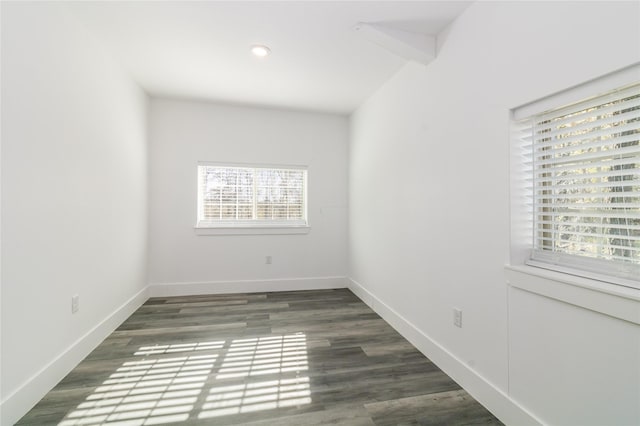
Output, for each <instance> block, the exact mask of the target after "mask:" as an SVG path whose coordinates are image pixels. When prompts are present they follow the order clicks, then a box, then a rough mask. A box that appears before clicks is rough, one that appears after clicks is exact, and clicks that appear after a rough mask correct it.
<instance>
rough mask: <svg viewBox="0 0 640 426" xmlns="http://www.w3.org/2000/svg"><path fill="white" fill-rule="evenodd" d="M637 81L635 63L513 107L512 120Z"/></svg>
mask: <svg viewBox="0 0 640 426" xmlns="http://www.w3.org/2000/svg"><path fill="white" fill-rule="evenodd" d="M639 80H640V64H638V63H635V64H632V65H629V66H627V67H625V68H622V69H620V70H617V71H613V72H611V73H609V74H606V75H603V76H601V77H597V78H594V79H592V80H588V81H585V82H583V83H581V84H578V85H576V86H573V87H569V88H568V89H565V90H562V91H560V92H556V93H554V94H552V95H549V96H545V97H543V98H540V99H538V100H535V101H532V102H528V103H526V104H524V105H520V106H518V107H515V108H513V117H514V120H516V121H518V120H521V119H523V118H526V117H531V116H532V115H537V114H540V113H543V112H545V111H548V110H551V109H557V108H558V107H563V106H566V105H571V104H573V103H575V102H579V101H582V100H584V99H589V98H593V97H595V96H594V95H596V96H597V95H601V94H603V93H607V92H609V91H611V90H613V89H615V88H616V87H622V86H626V85H628V84H632V83H636V82H638V81H639Z"/></svg>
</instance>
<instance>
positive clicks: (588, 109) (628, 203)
mask: <svg viewBox="0 0 640 426" xmlns="http://www.w3.org/2000/svg"><path fill="white" fill-rule="evenodd" d="M530 122H531V134H532V163H533V199H534V218H533V222H534V252H533V255H532V257H533V259H538V260H542V261H547V262H551V263H556V264H572V263H575V264H580V265H583V266H584V265H586V266H587V268H590V267H593V266H595V268H594V269H601V268H600V267H598V266H596V265H602V264H603V263H602V262H607V263H608V264H609V266H608V268H609V269H614V270H616V271H622V275H626V276H631V277H634V278H635V279H637V275H635V274H637V271H638V266H640V85H638V84H636V85H633V86H629V87H626V88H622V89H619V90H616V91H613V92H611V93H609V94H607V95H604V96H599V97H596V98H592V99H589V100H587V101H584V102H581V103H578V104H574V105H571V106H568V107H564V108H562V109H557V110H554V111H551V112H547V113H544V114H540V115H537V116H534V117H531V119H530ZM572 259H578V260H572ZM579 259H583V260H579ZM585 259H594V262H593V263H589V262H588V261H585ZM597 262H600V263H597ZM625 271H626V273H625ZM616 275H620V274H618V273H616Z"/></svg>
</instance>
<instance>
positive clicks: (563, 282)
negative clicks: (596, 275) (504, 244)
mask: <svg viewBox="0 0 640 426" xmlns="http://www.w3.org/2000/svg"><path fill="white" fill-rule="evenodd" d="M505 274H506V278H507V283H508V284H509V285H510V286H512V287H515V288H518V289H521V290H524V291H527V292H529V293H534V294H538V295H541V296H545V297H548V298H551V299H555V300H559V301H561V302H565V303H569V304H571V305H574V306H578V307H581V308H585V309H589V310H592V311H595V312H599V313H602V314H605V315H609V316H611V317H614V318H618V319H621V320H624V321H628V322H631V323H634V324H637V325H640V290H638V289H634V288H629V287H623V286H620V285H616V284H611V283H606V282H602V281H598V280H594V279H589V278H584V277H577V276H574V275H570V274H566V273H562V272H556V271H551V270H547V269H543V268H538V267H534V266H528V265H513V266H512V265H507V266H505Z"/></svg>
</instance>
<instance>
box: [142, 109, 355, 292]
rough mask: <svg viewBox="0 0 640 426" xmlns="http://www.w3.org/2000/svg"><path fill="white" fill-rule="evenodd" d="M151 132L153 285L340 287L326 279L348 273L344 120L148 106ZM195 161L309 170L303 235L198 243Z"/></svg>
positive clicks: (264, 111) (258, 111)
mask: <svg viewBox="0 0 640 426" xmlns="http://www.w3.org/2000/svg"><path fill="white" fill-rule="evenodd" d="M149 132H150V156H149V161H150V163H149V166H150V173H151V174H150V233H149V241H150V245H149V247H150V262H149V265H150V266H149V281H150V283H151V284H172V285H173V284H176V285H181V286H182V287H179V288H182V290H180V291H191V292H202V291H233V290H234V289H235V291H245V290H246V289H247V283H246V282H245V283H241V282H238V281H242V280H248V281H256V282H257V283H258V284H257V286H254V287H251V289H260V288H263V289H265V290H275V289H281V288H283V287H282V282H278V281H274V282H271V283H269V282H264V281H265V280H281V279H302V280H301V281H296V285H298V284H301V285H303V286H304V285H309V286H311V287H313V286H317V285H322V283H323V282H324V283H326V284H327V285H335V283H336V282H342V283H344V280H343V279H342V280H340V281H336V280H334V279H332V278H330V277H345V276H346V270H347V261H346V245H347V243H346V241H347V230H346V226H347V212H346V206H347V185H346V181H347V145H348V143H347V139H348V119H347V117H344V116H338V115H327V114H315V113H305V112H291V111H283V110H270V109H260V108H249V107H241V106H223V105H216V104H208V103H202V102H190V101H176V100H164V99H153V100H152V101H151V106H150V125H149ZM198 161H213V162H223V163H224V162H229V163H246V164H290V165H305V166H308V202H309V208H308V213H309V223H310V225H311V231H310V233H309V234H306V235H241V236H221V235H217V236H202V235H197V234H196V232H195V230H194V225H195V221H196V183H197V181H196V166H197V162H198ZM268 255H269V256H272V259H273V263H272V264H271V265H267V264H265V256H268ZM325 278H328V280H325ZM316 279H320V280H316ZM188 283H205V284H204V285H202V286H193V285H192V286H190V287H189V286H187V287H185V286H184V284H188ZM207 283H209V284H210V283H215V284H214V285H207ZM222 283H225V286H223V285H222ZM273 285H275V287H270V286H273ZM342 285H344V284H342ZM261 286H262V287H261ZM174 288H176V287H175V286H174ZM187 288H189V290H187Z"/></svg>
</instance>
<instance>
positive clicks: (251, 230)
mask: <svg viewBox="0 0 640 426" xmlns="http://www.w3.org/2000/svg"><path fill="white" fill-rule="evenodd" d="M193 229H194V232H195V233H196V235H199V236H207V235H294V234H308V233H309V232H310V231H311V227H310V226H306V225H298V226H275V225H274V226H269V225H266V226H218V227H208V226H194V228H193Z"/></svg>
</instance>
